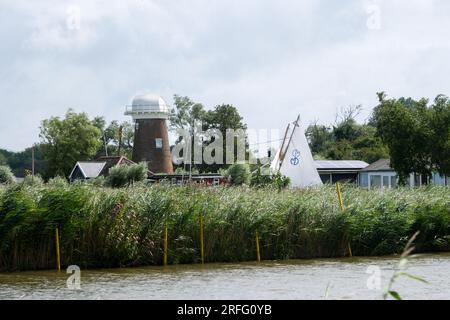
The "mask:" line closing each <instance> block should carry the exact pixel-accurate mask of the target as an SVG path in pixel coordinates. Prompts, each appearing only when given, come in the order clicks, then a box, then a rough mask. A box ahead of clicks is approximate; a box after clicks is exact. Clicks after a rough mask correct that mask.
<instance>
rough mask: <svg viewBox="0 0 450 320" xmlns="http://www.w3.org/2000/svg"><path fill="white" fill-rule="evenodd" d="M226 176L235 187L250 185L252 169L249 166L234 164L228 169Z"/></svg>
mask: <svg viewBox="0 0 450 320" xmlns="http://www.w3.org/2000/svg"><path fill="white" fill-rule="evenodd" d="M226 176H227V177H228V179H229V180H230V183H231V185H233V186H240V185H243V184H246V185H249V184H250V181H251V172H250V167H249V165H248V164H233V165H232V166H231V167H230V168H228V170H227V174H226Z"/></svg>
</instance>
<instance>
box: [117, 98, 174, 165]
mask: <svg viewBox="0 0 450 320" xmlns="http://www.w3.org/2000/svg"><path fill="white" fill-rule="evenodd" d="M169 114H170V110H169V107H168V105H167V103H166V102H165V101H164V99H163V98H162V97H160V96H158V95H154V94H144V95H137V96H135V97H134V98H133V101H132V103H131V106H126V111H125V115H130V116H132V118H133V121H134V123H135V133H134V147H133V157H132V159H133V161H134V162H143V161H144V162H147V164H148V169H149V170H150V171H152V172H154V173H167V174H171V173H173V166H172V155H171V153H170V145H169V133H168V130H167V119H168V117H169Z"/></svg>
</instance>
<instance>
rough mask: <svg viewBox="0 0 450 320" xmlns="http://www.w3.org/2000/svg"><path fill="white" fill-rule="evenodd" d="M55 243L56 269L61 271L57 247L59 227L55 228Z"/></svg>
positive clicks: (59, 254)
mask: <svg viewBox="0 0 450 320" xmlns="http://www.w3.org/2000/svg"><path fill="white" fill-rule="evenodd" d="M55 245H56V269H57V270H58V272H60V271H61V253H60V248H59V227H58V226H57V227H56V229H55Z"/></svg>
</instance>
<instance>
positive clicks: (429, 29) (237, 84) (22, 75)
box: [0, 0, 450, 151]
mask: <svg viewBox="0 0 450 320" xmlns="http://www.w3.org/2000/svg"><path fill="white" fill-rule="evenodd" d="M382 90H383V91H386V92H387V93H388V95H389V96H391V97H399V96H412V97H414V98H419V97H422V96H425V97H429V98H434V97H435V96H436V95H437V94H441V93H443V94H450V1H448V0H435V1H433V0H423V1H422V0H413V1H412V0H404V1H399V0H397V1H393V0H386V1H381V0H379V1H377V0H367V1H334V0H329V1H319V0H317V1H300V0H292V1H287V0H286V1H283V0H282V1H274V0H273V1H264V0H245V1H243V0H239V1H233V0H223V1H219V0H216V1H215V0H205V1H200V0H186V1H181V0H180V1H171V0H153V1H152V0H128V1H123V0H120V1H119V0H117V1H112V0H107V1H92V0H85V1H84V0H83V1H75V0H74V1H70V2H65V1H61V0H34V1H25V0H23V1H22V0H0V97H1V103H0V148H6V149H10V150H14V151H18V150H21V149H24V148H25V147H28V146H30V145H31V144H32V143H34V142H37V141H38V140H39V125H40V121H41V120H42V119H45V118H48V117H51V116H63V115H64V113H65V111H66V110H67V109H68V108H74V109H75V110H76V111H84V112H87V113H88V114H89V115H90V116H91V117H93V116H97V115H102V116H105V118H106V119H107V120H108V121H109V120H113V119H118V120H126V119H127V117H125V116H124V115H123V112H124V106H125V105H127V104H130V100H131V98H132V97H133V95H134V94H136V93H142V92H146V91H148V92H153V93H159V94H161V95H162V96H163V97H165V98H166V100H167V101H168V102H169V103H170V104H171V103H172V101H173V100H172V97H173V95H174V94H179V95H186V96H189V97H191V98H192V99H194V100H195V101H198V102H201V103H203V104H204V105H205V106H206V107H207V108H212V107H213V106H214V105H217V104H221V103H231V104H234V105H235V106H236V107H237V108H238V109H239V111H240V112H241V114H242V115H243V117H244V121H245V122H246V123H247V124H248V126H249V127H250V128H254V129H262V128H264V129H281V128H283V127H284V126H285V125H286V123H287V122H288V121H292V120H294V119H295V117H296V115H297V114H298V113H300V114H301V117H302V121H303V123H306V124H308V123H310V122H312V121H314V120H319V122H322V123H330V122H333V121H334V117H335V113H336V111H337V110H339V109H340V108H341V107H342V106H348V105H357V104H362V105H363V107H364V112H363V113H362V114H361V116H360V120H361V121H364V120H365V119H366V118H367V116H368V115H369V114H370V110H371V108H373V107H374V106H375V105H376V102H377V99H376V92H378V91H382Z"/></svg>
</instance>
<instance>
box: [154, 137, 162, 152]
mask: <svg viewBox="0 0 450 320" xmlns="http://www.w3.org/2000/svg"><path fill="white" fill-rule="evenodd" d="M155 144H156V148H157V149H162V147H163V139H161V138H156V139H155Z"/></svg>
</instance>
